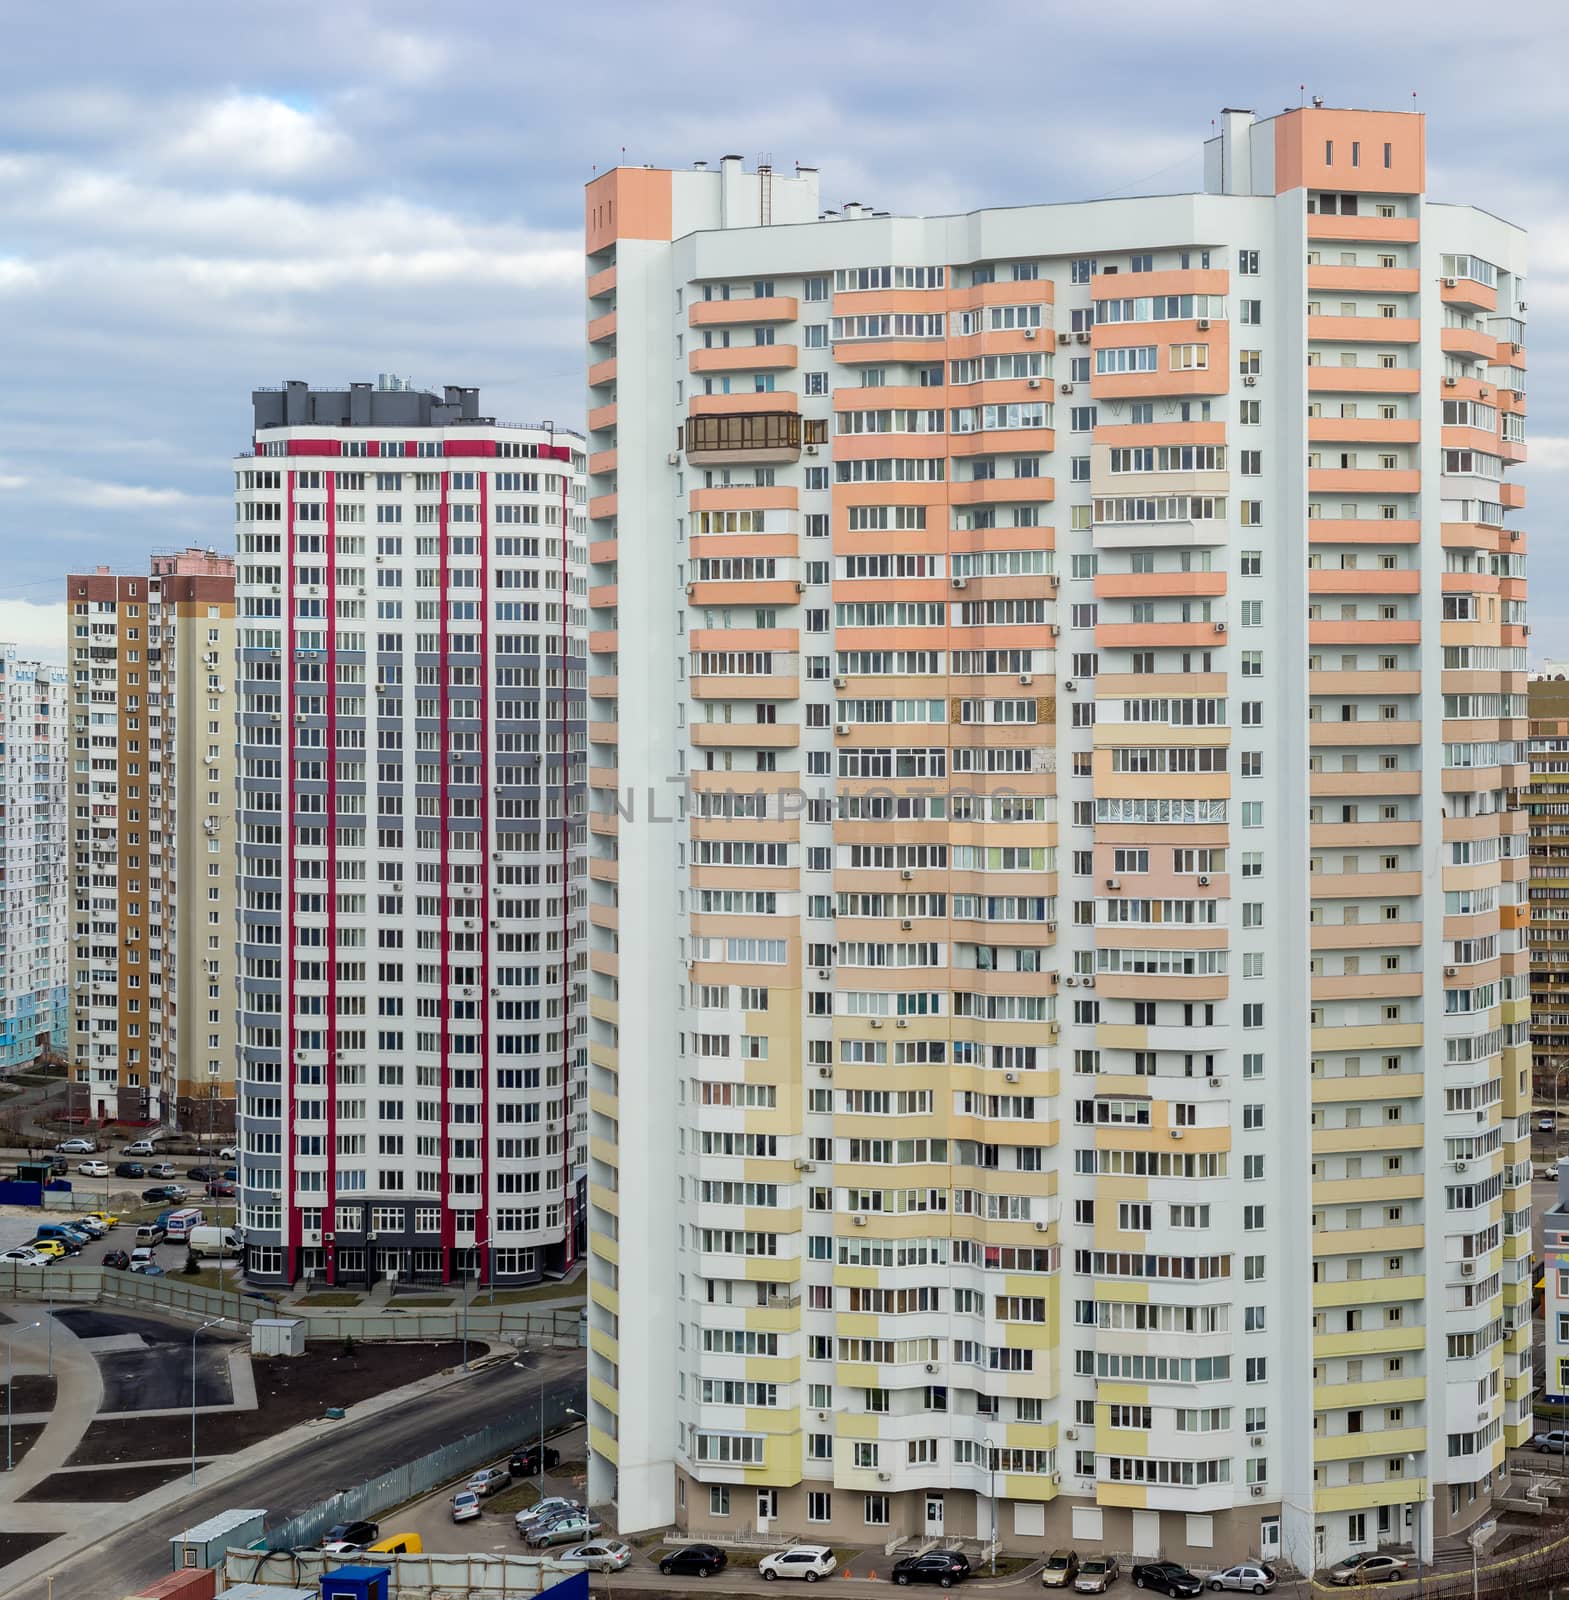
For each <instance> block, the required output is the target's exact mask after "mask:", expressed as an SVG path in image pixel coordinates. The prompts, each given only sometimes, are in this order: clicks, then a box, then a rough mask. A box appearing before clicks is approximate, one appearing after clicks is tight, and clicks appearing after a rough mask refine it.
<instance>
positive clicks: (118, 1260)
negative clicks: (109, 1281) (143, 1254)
mask: <svg viewBox="0 0 1569 1600" xmlns="http://www.w3.org/2000/svg"><path fill="white" fill-rule="evenodd" d="M104 1265H105V1266H106V1267H117V1268H118V1269H119V1270H120V1271H121V1272H124V1271H125V1270H126V1269H127V1268H128V1267H129V1266H130V1265H131V1258H130V1257H129V1256H128V1255H127V1254H126V1253H125V1252H124V1251H123V1250H105V1251H104Z"/></svg>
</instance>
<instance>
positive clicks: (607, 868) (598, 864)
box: [588, 856, 621, 883]
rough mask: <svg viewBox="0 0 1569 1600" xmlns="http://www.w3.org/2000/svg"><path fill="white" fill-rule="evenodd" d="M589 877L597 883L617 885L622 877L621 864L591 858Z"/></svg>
mask: <svg viewBox="0 0 1569 1600" xmlns="http://www.w3.org/2000/svg"><path fill="white" fill-rule="evenodd" d="M588 875H589V877H591V878H592V879H593V880H594V881H595V882H596V883H615V882H616V880H617V879H618V878H620V876H621V863H620V862H618V861H614V860H611V859H609V858H601V857H599V856H590V857H589V862H588Z"/></svg>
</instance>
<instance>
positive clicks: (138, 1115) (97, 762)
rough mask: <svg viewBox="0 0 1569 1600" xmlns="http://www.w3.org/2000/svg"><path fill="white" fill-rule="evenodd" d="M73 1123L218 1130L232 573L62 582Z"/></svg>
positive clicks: (228, 880) (228, 866)
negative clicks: (112, 1121)
mask: <svg viewBox="0 0 1569 1600" xmlns="http://www.w3.org/2000/svg"><path fill="white" fill-rule="evenodd" d="M66 599H67V609H68V613H69V623H68V640H67V674H68V677H69V687H70V696H71V712H70V716H71V796H70V805H71V870H72V878H73V895H74V900H73V913H72V927H71V980H70V981H71V1033H70V1054H71V1064H72V1073H73V1080H74V1089H73V1094H74V1099H73V1109H74V1110H75V1111H76V1112H77V1113H78V1114H79V1115H82V1116H85V1117H88V1118H91V1119H94V1120H102V1119H105V1118H117V1119H119V1120H121V1121H125V1122H134V1123H149V1124H159V1125H162V1126H167V1127H179V1128H181V1129H184V1130H188V1131H191V1132H199V1133H209V1132H213V1133H216V1132H221V1131H223V1130H226V1129H229V1128H232V1127H233V1124H234V1070H235V1048H236V1047H235V1020H234V1019H235V987H234V979H235V970H236V967H235V936H236V931H237V923H236V917H235V862H236V856H235V829H234V795H235V756H234V748H235V740H234V734H235V721H234V704H235V702H234V561H233V558H232V557H229V556H223V555H218V554H216V553H215V552H213V551H211V550H202V549H196V548H190V549H185V550H180V551H175V552H172V553H169V554H167V555H156V556H154V557H153V558H152V559H151V562H150V564H149V567H148V571H147V572H146V574H145V575H143V574H137V575H135V576H130V575H126V576H120V575H116V574H115V573H113V572H111V571H110V570H109V569H108V568H105V567H100V568H98V569H97V570H95V571H94V572H91V573H79V574H75V575H73V576H71V577H69V578H67V580H66Z"/></svg>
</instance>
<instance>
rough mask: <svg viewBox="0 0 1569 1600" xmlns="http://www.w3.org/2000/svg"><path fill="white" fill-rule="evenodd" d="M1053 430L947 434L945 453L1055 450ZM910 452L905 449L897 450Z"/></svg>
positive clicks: (990, 453) (1024, 429) (964, 454)
mask: <svg viewBox="0 0 1569 1600" xmlns="http://www.w3.org/2000/svg"><path fill="white" fill-rule="evenodd" d="M1056 438H1057V435H1056V430H1055V429H1053V428H990V429H984V430H979V431H977V432H975V433H954V434H950V435H949V436H948V453H949V455H952V456H961V457H962V456H992V455H1002V454H1005V453H1013V452H1015V451H1016V452H1017V453H1018V454H1019V455H1034V454H1035V453H1037V452H1041V451H1048V450H1055V449H1056V448H1057V444H1056ZM899 453H900V454H901V455H909V454H910V453H911V452H910V451H909V449H908V448H906V449H905V450H902V451H900V452H899ZM834 454H835V456H837V455H838V454H839V447H838V445H837V444H836V445H835V446H834ZM1027 481H1029V482H1032V483H1034V482H1039V481H1041V480H1039V479H1029V480H1027Z"/></svg>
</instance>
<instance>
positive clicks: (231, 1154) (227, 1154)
mask: <svg viewBox="0 0 1569 1600" xmlns="http://www.w3.org/2000/svg"><path fill="white" fill-rule="evenodd" d="M218 1159H219V1160H220V1161H238V1160H239V1159H240V1150H239V1146H238V1145H232V1144H226V1145H225V1146H224V1147H223V1148H222V1149H221V1150H220V1151H219V1152H218Z"/></svg>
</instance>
